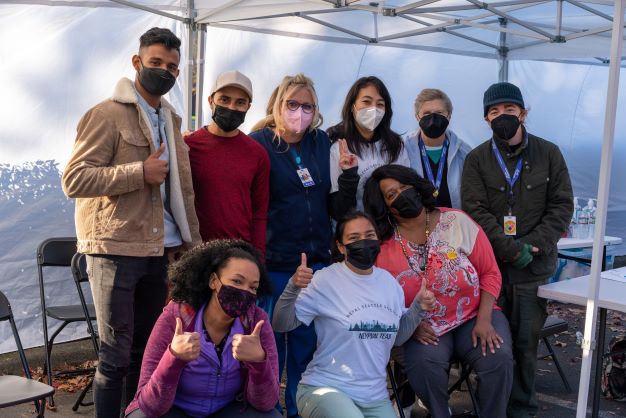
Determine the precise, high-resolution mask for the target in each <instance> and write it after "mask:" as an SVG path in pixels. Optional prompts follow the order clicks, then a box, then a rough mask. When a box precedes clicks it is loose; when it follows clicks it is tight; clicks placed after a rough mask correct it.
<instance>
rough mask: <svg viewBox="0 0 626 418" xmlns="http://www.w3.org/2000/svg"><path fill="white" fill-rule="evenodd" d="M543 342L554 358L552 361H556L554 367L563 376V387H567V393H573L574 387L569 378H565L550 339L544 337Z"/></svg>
mask: <svg viewBox="0 0 626 418" xmlns="http://www.w3.org/2000/svg"><path fill="white" fill-rule="evenodd" d="M543 342H544V344H545V345H546V348H547V349H548V354H549V356H550V357H552V361H554V365H555V366H556V370H557V371H558V372H559V376H561V380H562V381H563V385H565V390H566V391H567V393H572V387H571V386H570V384H569V382H568V381H567V377H565V373H563V369H562V368H561V363H559V359H558V358H557V357H556V353H555V352H554V350H553V349H552V344H550V341H548V337H543Z"/></svg>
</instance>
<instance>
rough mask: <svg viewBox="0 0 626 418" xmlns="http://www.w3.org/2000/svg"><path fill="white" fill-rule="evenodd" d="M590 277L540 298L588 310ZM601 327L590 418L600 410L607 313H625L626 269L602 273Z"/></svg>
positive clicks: (548, 288) (552, 287) (545, 290)
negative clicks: (612, 311) (608, 310)
mask: <svg viewBox="0 0 626 418" xmlns="http://www.w3.org/2000/svg"><path fill="white" fill-rule="evenodd" d="M589 278H590V276H589V275H587V276H581V277H576V278H573V279H569V280H562V281H560V282H555V283H550V284H545V285H543V286H539V290H538V292H537V295H538V296H539V297H542V298H545V299H552V300H557V301H559V302H565V303H574V304H576V305H581V306H585V305H586V304H587V291H588V288H589ZM598 308H599V309H600V326H599V328H598V339H597V346H596V350H595V357H596V375H595V381H594V390H593V406H592V413H591V416H592V417H593V418H596V417H597V416H598V412H599V410H600V382H601V378H602V360H603V358H604V341H605V335H606V311H607V309H612V310H615V311H620V312H626V267H621V268H618V269H613V270H607V271H603V272H602V274H601V278H600V294H599V296H598Z"/></svg>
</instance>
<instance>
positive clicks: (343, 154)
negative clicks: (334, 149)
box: [339, 139, 359, 171]
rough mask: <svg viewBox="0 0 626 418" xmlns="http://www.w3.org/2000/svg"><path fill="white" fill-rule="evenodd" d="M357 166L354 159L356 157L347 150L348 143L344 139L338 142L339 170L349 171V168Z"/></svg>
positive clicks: (356, 161) (357, 162) (357, 163)
mask: <svg viewBox="0 0 626 418" xmlns="http://www.w3.org/2000/svg"><path fill="white" fill-rule="evenodd" d="M358 165H359V161H358V160H357V158H356V155H354V154H352V153H351V152H350V149H349V148H348V143H347V142H346V140H345V139H340V140H339V168H341V169H342V170H343V171H345V170H349V169H350V168H353V167H357V166H358Z"/></svg>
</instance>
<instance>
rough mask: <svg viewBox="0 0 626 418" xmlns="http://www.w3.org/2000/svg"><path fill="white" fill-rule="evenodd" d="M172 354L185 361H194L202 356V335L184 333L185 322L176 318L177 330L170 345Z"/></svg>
mask: <svg viewBox="0 0 626 418" xmlns="http://www.w3.org/2000/svg"><path fill="white" fill-rule="evenodd" d="M170 352H171V353H172V354H173V355H174V356H176V358H179V359H181V360H184V361H192V360H195V359H197V358H198V356H199V355H200V335H198V333H197V332H184V331H183V321H181V320H180V318H176V330H175V331H174V338H172V342H171V343H170Z"/></svg>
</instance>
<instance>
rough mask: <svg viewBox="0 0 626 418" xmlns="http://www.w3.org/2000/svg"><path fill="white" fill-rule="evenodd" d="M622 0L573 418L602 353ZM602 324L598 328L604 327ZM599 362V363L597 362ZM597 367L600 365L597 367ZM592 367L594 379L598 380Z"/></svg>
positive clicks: (579, 417)
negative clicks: (599, 331)
mask: <svg viewBox="0 0 626 418" xmlns="http://www.w3.org/2000/svg"><path fill="white" fill-rule="evenodd" d="M625 6H626V0H616V1H615V9H614V11H613V33H612V36H611V62H610V64H609V82H608V87H607V95H606V110H605V113H604V137H603V141H602V158H601V160H600V176H599V177H600V178H599V180H598V208H597V210H596V227H595V231H594V235H593V249H592V253H591V277H590V279H589V287H588V289H587V314H586V315H585V334H584V339H583V344H582V348H583V360H582V364H581V371H580V384H579V386H578V404H577V408H576V418H585V417H586V415H587V400H588V399H587V398H588V395H589V381H590V379H591V362H592V359H593V354H594V353H595V354H596V357H597V358H598V359H599V358H600V356H599V355H598V353H602V352H603V351H604V345H603V346H602V347H600V346H596V341H595V335H596V315H597V313H598V296H599V293H600V273H601V270H602V262H603V261H604V256H603V249H604V232H605V229H606V213H607V206H608V200H609V186H610V183H611V165H612V160H613V142H614V139H615V138H614V134H615V117H616V113H617V95H618V88H619V75H620V64H621V55H622V43H623V38H622V36H623V32H624V7H625ZM604 325H605V324H602V325H601V326H604ZM600 363H601V361H600ZM599 366H600V367H601V364H600V365H599ZM599 370H601V369H600V368H596V376H595V379H596V381H597V379H599V378H600V376H599V375H598V373H597V372H598V371H599ZM594 392H595V393H594V404H593V406H594V410H595V411H594V412H593V413H592V417H597V416H598V412H597V410H596V409H597V407H599V401H600V399H599V395H600V394H599V391H594Z"/></svg>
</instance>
